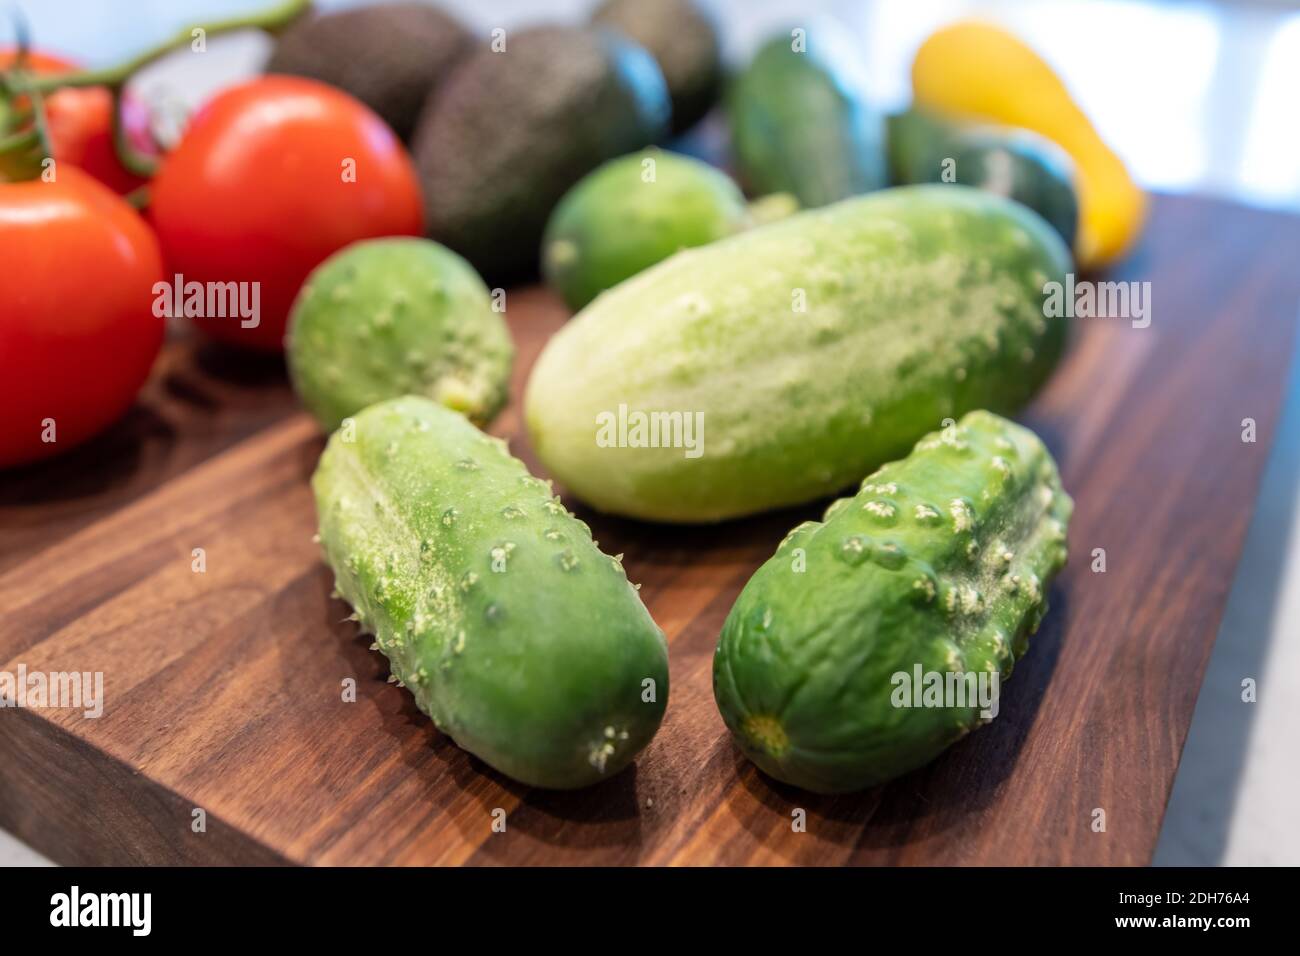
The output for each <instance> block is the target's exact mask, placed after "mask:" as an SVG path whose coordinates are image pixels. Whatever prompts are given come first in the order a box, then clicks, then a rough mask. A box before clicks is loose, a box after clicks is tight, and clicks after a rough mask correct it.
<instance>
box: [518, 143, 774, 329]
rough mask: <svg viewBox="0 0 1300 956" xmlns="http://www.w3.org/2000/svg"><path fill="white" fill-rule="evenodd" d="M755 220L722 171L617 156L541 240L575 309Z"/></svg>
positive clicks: (568, 201)
mask: <svg viewBox="0 0 1300 956" xmlns="http://www.w3.org/2000/svg"><path fill="white" fill-rule="evenodd" d="M749 224H750V216H749V209H748V207H747V206H746V203H745V197H744V195H742V194H741V192H740V188H739V187H738V186H737V185H736V184H735V183H734V182H732V181H731V179H730V178H728V177H727V175H726V174H725V173H723V172H722V171H721V170H719V169H715V168H714V167H713V166H710V165H709V164H708V163H705V162H701V161H700V160H698V159H692V158H691V157H689V156H682V155H679V154H676V153H668V152H664V151H662V150H658V149H651V150H646V151H644V152H641V153H633V154H631V155H628V156H623V157H620V158H619V159H614V160H611V161H610V162H608V163H606V164H605V165H604V166H601V167H600V168H599V169H597V170H595V171H594V172H592V173H590V174H589V175H588V176H586V177H584V178H583V180H582V181H581V182H579V183H578V184H577V185H576V186H574V187H573V189H571V190H569V192H568V194H567V195H566V196H565V197H564V199H562V200H561V201H560V204H559V205H558V206H557V207H556V209H555V212H554V213H552V215H551V220H550V222H549V223H548V224H547V226H546V235H545V237H544V238H543V240H542V268H543V270H544V272H545V275H546V280H547V282H549V283H550V285H551V286H552V287H553V288H555V289H556V291H558V292H559V293H560V295H561V296H563V298H564V301H565V302H566V303H568V306H569V308H571V309H575V310H576V309H581V308H582V307H583V306H585V305H586V304H587V303H588V302H590V301H591V300H592V299H594V298H595V297H596V296H597V295H599V294H600V293H601V292H604V291H605V290H606V289H609V288H611V287H613V286H616V285H618V284H619V283H620V282H622V281H623V280H624V279H627V278H630V277H631V276H634V275H636V274H637V273H638V272H641V271H642V270H644V269H647V268H649V267H650V266H652V265H654V264H655V263H657V262H661V261H662V260H664V259H667V258H668V257H669V256H671V255H672V254H673V253H674V252H677V251H678V250H679V249H687V248H692V247H694V246H703V245H707V244H708V243H710V242H714V241H716V240H718V239H721V238H722V237H724V236H729V235H731V234H733V233H736V232H739V231H740V230H741V229H744V228H745V227H746V226H748V225H749Z"/></svg>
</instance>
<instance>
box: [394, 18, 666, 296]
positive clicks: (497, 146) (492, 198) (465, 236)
mask: <svg viewBox="0 0 1300 956" xmlns="http://www.w3.org/2000/svg"><path fill="white" fill-rule="evenodd" d="M502 42H504V44H505V47H504V50H501V51H500V52H498V50H494V49H493V48H492V47H490V46H485V47H483V48H482V49H481V50H480V51H479V52H477V53H475V54H473V55H471V56H470V57H469V58H468V59H467V60H465V61H464V62H462V63H461V64H460V65H459V66H458V67H457V68H456V69H455V70H454V71H453V72H452V74H451V76H450V77H448V79H447V81H446V83H444V84H442V86H441V87H440V88H439V90H438V92H437V93H436V94H435V95H434V96H431V97H430V98H429V102H428V105H427V106H426V107H425V111H424V114H423V116H422V117H421V118H420V124H419V128H418V129H417V130H416V134H415V141H414V144H413V147H412V151H413V153H414V156H415V161H416V166H417V168H418V170H419V173H420V179H421V183H422V185H423V190H424V206H425V218H426V222H427V229H428V234H429V236H430V238H432V239H436V240H438V241H439V242H441V243H444V244H445V245H447V246H450V247H451V248H452V249H455V250H456V251H457V252H459V253H460V254H461V255H463V256H464V257H465V258H466V259H468V260H469V261H470V262H471V263H473V264H474V267H475V268H476V269H478V270H479V272H481V273H482V274H483V275H485V276H487V277H488V278H489V279H490V280H491V281H492V282H493V283H494V284H495V283H497V282H506V281H510V280H514V279H519V278H522V277H526V276H529V275H531V274H534V273H535V272H536V269H537V254H538V249H539V248H540V246H541V241H542V231H543V230H544V229H545V227H546V220H547V217H549V216H550V214H551V210H552V209H554V208H555V204H556V203H558V202H559V201H560V197H562V196H563V195H564V194H565V193H566V192H567V191H568V190H569V187H571V186H572V185H573V184H574V183H576V182H577V181H578V180H579V179H581V178H582V177H583V176H585V175H586V174H587V173H589V172H591V170H593V169H595V168H596V167H597V166H599V165H600V164H601V163H603V162H604V161H605V160H607V159H613V158H614V157H615V156H621V155H623V154H624V153H630V152H633V151H634V150H638V149H641V148H643V147H645V146H649V145H650V144H652V143H655V142H658V141H659V140H660V139H661V138H662V136H663V134H664V132H665V131H666V130H667V128H668V115H669V103H668V89H667V87H666V86H665V85H664V78H663V74H662V73H661V72H660V71H659V67H658V65H656V63H655V61H654V59H653V58H652V57H651V56H650V54H649V53H647V52H646V51H645V50H644V49H642V48H641V47H640V46H637V45H636V44H634V43H632V42H631V41H630V40H627V39H624V38H622V37H620V36H618V35H617V34H615V33H614V32H612V31H601V30H595V29H574V28H570V27H539V28H534V29H529V30H521V31H519V32H517V33H516V32H514V31H510V32H508V33H507V34H506V35H505V36H504V37H503V38H502ZM498 49H499V47H498Z"/></svg>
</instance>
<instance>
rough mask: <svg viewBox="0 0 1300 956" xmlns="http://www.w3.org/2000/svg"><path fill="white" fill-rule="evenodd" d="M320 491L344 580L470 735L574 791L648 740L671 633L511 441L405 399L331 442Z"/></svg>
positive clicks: (384, 637) (465, 740)
mask: <svg viewBox="0 0 1300 956" xmlns="http://www.w3.org/2000/svg"><path fill="white" fill-rule="evenodd" d="M312 488H313V490H314V492H315V495H316V508H317V514H318V517H319V521H320V541H321V546H322V548H323V550H324V553H325V559H326V562H327V563H328V564H329V566H330V567H331V568H332V569H333V570H334V574H335V579H336V586H337V588H338V591H339V592H340V593H341V594H342V596H343V597H344V598H345V599H346V600H347V601H348V602H349V603H350V604H351V605H352V606H353V608H354V609H355V611H356V614H357V616H358V618H359V620H360V622H361V625H362V627H363V628H364V629H365V630H366V631H367V632H369V633H373V634H374V635H375V636H376V644H377V645H378V649H379V650H380V651H382V652H383V653H384V655H385V656H386V657H387V658H388V660H389V662H390V663H391V666H392V673H393V676H394V677H395V678H397V680H399V681H400V682H402V683H403V684H404V685H405V686H406V688H407V689H409V690H410V691H411V693H412V694H413V695H414V697H415V701H416V704H417V705H418V706H419V708H420V710H422V711H423V712H424V713H426V714H428V715H429V717H431V718H432V719H433V721H434V723H435V724H436V725H437V727H438V728H439V729H440V730H441V731H442V732H444V733H446V734H448V735H449V736H450V737H452V738H453V739H454V740H455V741H456V743H457V744H458V745H460V746H461V747H463V748H464V749H465V750H468V751H469V752H470V753H472V754H474V755H475V756H477V757H479V758H480V759H482V760H483V761H484V762H486V763H488V764H490V765H491V766H493V767H495V768H496V769H497V770H499V771H501V772H502V773H504V774H506V775H507V776H510V777H513V778H514V779H516V780H519V781H521V782H523V783H526V784H530V785H533V786H538V787H546V788H555V789H569V788H573V787H581V786H585V785H588V784H592V783H596V782H598V781H600V780H603V779H606V778H608V777H610V776H612V775H613V774H614V773H617V772H618V771H619V770H620V769H621V768H622V767H624V766H626V765H627V764H628V763H629V762H630V761H631V760H632V759H633V757H635V755H636V754H637V753H638V752H639V751H640V750H641V749H642V748H643V747H644V746H645V745H646V744H647V743H649V741H650V739H651V738H652V737H653V736H654V733H655V731H656V730H657V728H658V726H659V723H660V720H661V719H662V717H663V713H664V707H665V705H666V703H667V698H668V658H667V644H666V642H665V640H664V637H663V633H662V632H661V631H660V630H659V628H658V627H657V626H656V625H655V623H654V621H653V620H651V618H650V615H649V613H648V612H647V611H646V609H645V606H644V605H643V604H642V603H641V600H640V598H639V597H638V596H637V593H636V589H635V588H634V586H633V585H632V584H630V583H629V582H628V580H627V576H626V574H625V573H624V571H623V567H622V565H621V563H620V562H619V560H618V558H614V557H610V556H608V555H605V554H603V553H601V551H600V550H599V548H598V547H597V546H596V544H595V542H593V541H592V539H591V532H590V530H589V529H588V528H587V526H586V525H585V524H584V523H582V522H581V521H579V520H578V519H577V518H575V517H574V516H573V515H572V514H570V513H569V512H568V511H566V510H565V508H564V506H563V505H562V504H561V503H560V501H559V499H558V498H557V497H555V496H554V495H553V494H552V493H551V491H550V487H549V484H548V483H546V482H543V481H541V480H540V479H538V478H535V477H533V476H532V475H530V474H529V473H528V470H527V468H526V467H525V466H524V465H523V463H522V462H520V461H519V460H518V459H516V458H514V457H512V456H511V455H510V453H509V451H508V450H507V449H506V447H505V443H504V442H503V441H501V440H500V439H497V438H492V437H489V436H488V435H485V434H484V433H482V432H480V431H479V430H478V429H477V428H475V427H474V426H473V425H471V424H470V423H469V422H468V421H467V420H466V419H465V418H464V417H463V416H461V415H459V414H457V413H456V412H453V411H450V410H448V409H446V408H444V407H442V406H440V405H438V404H437V403H435V402H432V401H430V400H428V399H423V398H417V397H414V396H407V397H403V398H398V399H393V400H391V401H386V402H381V403H379V404H377V405H373V406H371V407H370V408H367V409H366V410H365V411H363V412H361V413H360V414H358V415H356V416H355V418H354V419H353V420H352V421H351V422H350V423H347V424H346V425H345V427H344V428H343V429H340V430H339V431H338V432H336V433H335V434H334V435H333V436H332V437H331V438H330V441H329V444H328V446H327V447H326V449H325V452H324V454H323V455H322V456H321V460H320V464H319V466H318V467H317V469H316V473H315V475H314V476H313V477H312Z"/></svg>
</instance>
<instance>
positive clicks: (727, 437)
mask: <svg viewBox="0 0 1300 956" xmlns="http://www.w3.org/2000/svg"><path fill="white" fill-rule="evenodd" d="M1069 263H1070V259H1069V254H1068V253H1067V251H1066V249H1065V247H1064V245H1063V244H1062V243H1061V240H1060V237H1059V236H1057V235H1056V234H1055V233H1054V232H1053V231H1052V230H1051V228H1050V227H1049V226H1048V225H1047V224H1046V223H1045V222H1043V220H1042V219H1040V218H1039V217H1038V216H1036V215H1034V214H1033V213H1031V212H1030V211H1029V210H1027V209H1025V208H1024V207H1023V206H1020V205H1018V204H1016V203H1013V202H1009V201H1007V200H1004V199H1000V198H998V197H996V196H992V195H990V194H988V193H984V192H980V191H978V190H975V189H970V188H968V187H964V186H907V187H903V188H899V189H890V190H885V191H883V192H879V193H875V194H873V195H871V196H866V197H862V198H859V199H852V200H847V201H845V202H842V203H838V204H836V205H834V206H828V207H826V208H824V209H817V210H812V211H810V212H804V213H800V214H798V215H795V216H791V217H790V218H788V219H784V220H782V221H780V222H776V223H772V224H771V225H767V226H762V227H759V228H757V229H751V230H749V231H747V232H743V233H741V234H740V235H737V236H732V237H730V238H727V239H722V240H720V241H718V242H715V243H713V244H712V245H708V246H702V247H700V248H698V249H689V250H686V251H684V252H681V253H678V254H677V255H675V256H673V257H672V258H671V259H668V260H666V261H664V262H661V263H660V264H659V265H657V266H654V267H652V268H651V269H648V270H647V271H646V272H643V273H642V274H641V275H639V276H636V277H635V278H633V279H629V280H628V281H627V282H624V283H622V284H621V285H619V286H617V287H615V288H613V289H611V290H610V291H609V292H608V293H606V294H605V295H603V296H601V297H600V298H599V299H598V300H597V301H595V302H593V303H592V304H591V305H590V306H588V307H587V308H586V309H584V310H583V311H582V312H581V313H579V314H578V315H577V316H576V317H575V318H574V319H573V320H572V321H571V322H569V323H568V325H566V326H565V327H564V328H563V329H561V330H560V332H559V333H558V334H556V335H555V336H554V337H552V338H551V340H550V341H549V342H548V343H547V345H546V348H545V349H544V350H543V352H542V355H541V357H540V358H539V359H538V361H537V364H536V365H535V367H534V369H533V372H532V376H531V379H530V380H529V383H528V388H527V392H526V395H525V415H526V420H527V424H528V428H529V432H530V434H531V436H532V440H533V447H534V449H535V450H536V452H537V455H538V457H539V458H540V459H541V461H542V462H543V463H544V464H545V465H546V467H547V468H548V469H549V470H550V472H551V474H553V475H554V476H555V477H556V478H557V479H559V480H560V481H561V482H563V483H564V484H565V486H566V487H568V488H569V489H570V490H571V491H572V492H573V493H574V494H576V495H578V496H579V497H581V498H582V499H583V500H585V501H587V502H589V503H590V504H592V505H593V506H595V507H596V508H599V509H601V510H602V511H608V512H613V513H616V514H622V515H630V516H632V517H637V518H648V519H654V520H664V521H681V522H702V521H716V520H719V519H722V518H730V517H734V516H737V515H744V514H750V513H753V512H756V511H762V510H765V509H768V508H776V507H781V506H784V505H792V504H797V503H800V502H805V501H811V500H815V499H817V498H820V497H824V496H826V495H830V494H833V493H834V492H836V491H838V490H840V489H842V488H845V487H847V486H849V485H851V484H852V483H854V482H856V481H858V480H860V479H861V478H862V476H863V475H865V474H866V473H867V472H869V471H870V470H871V469H872V468H875V467H876V466H878V465H880V464H881V463H882V462H885V461H888V460H890V459H891V458H896V457H898V456H899V455H900V454H903V453H905V452H906V450H907V449H908V448H910V447H911V445H912V443H913V442H915V441H916V440H917V439H918V438H919V437H920V436H921V435H923V434H925V432H926V431H928V430H929V429H930V428H933V427H934V424H935V423H936V422H939V421H941V420H942V419H943V418H945V417H948V416H952V417H956V416H959V415H961V414H963V413H965V412H967V411H970V410H972V409H976V408H989V409H991V410H995V411H1001V412H1009V411H1011V410H1013V409H1015V408H1017V407H1019V406H1020V405H1021V404H1023V403H1024V402H1025V401H1027V400H1028V399H1029V398H1030V397H1031V396H1032V395H1033V394H1034V392H1035V391H1036V390H1037V388H1038V386H1039V385H1040V384H1041V383H1042V382H1043V381H1044V380H1045V379H1046V378H1047V376H1048V374H1049V373H1050V372H1051V370H1052V368H1053V367H1054V366H1055V364H1056V362H1057V359H1058V358H1059V356H1060V354H1061V352H1062V349H1063V347H1064V344H1065V339H1066V332H1067V320H1066V319H1064V318H1046V317H1044V314H1043V312H1044V310H1043V306H1042V302H1043V287H1044V284H1045V283H1047V282H1049V281H1056V282H1062V283H1064V281H1065V273H1066V271H1067V270H1068V269H1069V267H1070V265H1069ZM654 414H657V415H658V416H659V417H657V418H652V417H651V416H652V415H654ZM674 415H675V418H674V417H672V416H674Z"/></svg>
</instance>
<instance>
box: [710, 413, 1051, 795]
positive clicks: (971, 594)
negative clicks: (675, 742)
mask: <svg viewBox="0 0 1300 956" xmlns="http://www.w3.org/2000/svg"><path fill="white" fill-rule="evenodd" d="M1072 508H1073V503H1072V502H1071V500H1070V497H1069V495H1067V494H1066V493H1065V492H1064V491H1062V490H1061V484H1060V478H1059V476H1058V475H1057V471H1056V464H1055V462H1053V461H1052V457H1051V455H1050V454H1049V453H1048V451H1047V449H1046V448H1044V447H1043V444H1042V442H1040V441H1039V440H1038V438H1037V437H1036V436H1035V435H1034V434H1033V433H1032V432H1030V431H1028V430H1027V429H1024V428H1021V427H1020V426H1018V425H1014V424H1012V423H1011V422H1008V421H1006V420H1005V419H1002V418H999V417H998V416H996V415H993V414H991V413H989V412H983V411H977V412H971V413H970V414H969V415H967V416H966V417H965V418H963V419H962V420H961V422H959V423H957V424H956V425H950V426H949V427H948V428H946V429H944V430H942V431H940V432H935V433H933V434H931V435H929V436H927V437H926V438H924V439H922V440H921V441H920V442H919V443H918V444H917V446H916V449H915V450H914V451H913V452H912V454H911V455H910V456H908V457H907V458H906V459H904V460H902V461H896V462H891V463H890V464H887V465H885V466H884V467H882V468H881V469H880V470H879V471H877V472H876V473H875V474H873V475H871V476H870V477H868V478H867V479H866V480H865V481H864V482H863V483H862V487H861V490H860V491H859V492H858V494H857V495H856V496H855V497H852V498H843V499H841V500H839V501H837V502H835V503H834V504H833V505H831V507H830V508H829V509H828V510H827V512H826V517H825V519H824V521H823V522H814V521H809V522H805V523H804V524H802V525H800V526H799V527H797V528H795V529H794V530H793V531H792V532H791V533H790V534H789V536H788V537H787V538H786V540H785V541H784V542H783V543H782V544H781V546H780V547H779V548H778V549H777V551H776V554H775V555H773V556H772V557H771V558H770V559H768V561H767V562H766V563H765V564H764V565H763V566H762V567H760V568H759V569H758V571H757V572H755V574H754V576H753V577H752V578H751V579H750V581H749V583H748V584H746V585H745V588H744V590H743V591H741V594H740V597H739V598H738V599H737V601H736V604H735V606H734V607H733V608H732V610H731V613H730V614H729V615H728V616H727V620H726V623H725V624H724V625H723V628H722V636H721V638H720V639H719V641H718V649H717V653H716V655H715V657H714V660H713V693H714V697H715V698H716V700H717V703H718V708H719V710H720V711H721V712H722V717H723V720H725V721H726V724H727V727H728V728H729V729H730V730H731V732H732V734H733V735H734V736H735V738H736V741H737V743H738V744H739V745H740V748H741V749H742V750H743V751H744V753H745V754H746V756H748V757H749V758H750V759H751V760H753V761H754V762H755V763H756V764H758V766H759V767H760V768H761V769H762V770H763V771H765V772H766V773H768V774H770V775H771V776H773V777H776V778H777V779H778V780H783V781H785V782H786V783H792V784H795V785H796V786H800V787H803V788H805V789H808V790H813V791H816V792H818V793H840V792H845V791H851V790H859V789H862V788H863V787H869V786H872V785H874V784H877V783H881V782H883V781H885V780H889V779H890V778H892V777H896V776H898V775H899V774H902V773H906V772H907V771H909V770H911V769H913V768H915V767H919V766H921V765H922V764H925V763H927V762H929V761H930V760H932V759H934V757H935V756H937V755H938V754H939V753H940V752H941V751H942V750H944V749H945V748H946V747H948V746H949V745H950V744H951V743H953V742H954V741H956V740H958V739H960V738H961V737H962V736H963V735H964V734H966V733H967V732H968V731H969V730H971V729H972V728H974V727H976V726H979V724H980V723H982V722H984V721H985V720H986V719H987V716H982V713H984V714H985V715H987V714H991V713H995V712H996V711H995V710H994V709H993V708H986V707H983V705H982V704H981V702H979V701H978V699H977V698H976V696H975V695H968V696H966V697H965V698H964V702H965V704H966V706H957V704H958V703H960V702H961V701H960V700H959V699H958V698H956V697H955V696H953V697H950V698H948V699H935V701H934V702H935V703H938V704H939V705H940V706H900V705H905V704H908V703H911V704H916V703H918V702H919V700H918V699H919V697H920V691H921V688H920V686H915V683H914V681H913V680H912V679H913V678H914V676H915V675H916V674H917V673H918V672H919V673H922V674H926V675H930V674H934V675H940V676H941V677H942V678H943V679H944V680H945V681H946V680H947V677H946V676H944V675H947V674H949V673H952V674H954V675H957V676H958V677H962V675H978V674H980V673H983V674H985V675H990V674H997V675H998V680H999V681H1000V680H1001V679H1003V678H1006V677H1009V676H1010V675H1011V669H1012V666H1013V665H1014V664H1015V662H1016V660H1017V659H1018V658H1020V657H1021V656H1023V655H1024V653H1025V651H1026V650H1027V648H1028V644H1029V636H1030V635H1031V634H1033V633H1034V631H1036V630H1037V629H1038V624H1039V622H1040V621H1041V620H1042V617H1043V615H1044V614H1045V613H1046V612H1047V590H1048V586H1049V584H1050V582H1051V580H1052V578H1053V576H1054V575H1055V574H1056V573H1057V571H1059V570H1060V569H1061V567H1062V565H1064V563H1065V555H1066V544H1065V537H1066V527H1067V525H1068V523H1069V520H1070V512H1071V510H1072ZM900 674H902V675H906V676H907V679H908V681H904V680H903V679H902V678H900V677H898V675H900ZM963 679H966V678H965V677H963ZM985 679H986V681H987V685H986V686H988V687H989V688H990V689H991V688H992V687H993V686H994V685H993V684H992V680H991V679H990V678H988V677H986V678H985ZM909 681H910V682H912V684H913V685H914V690H915V692H916V695H917V696H916V697H912V698H911V700H910V701H909V699H908V697H907V696H905V695H902V694H899V693H898V691H900V690H901V689H902V688H903V687H904V684H905V683H907V682H909ZM971 683H972V684H973V680H972V681H971ZM967 686H968V687H969V686H970V684H968V685H967ZM997 686H999V687H1000V684H999V685H997ZM987 702H988V698H986V699H985V703H987Z"/></svg>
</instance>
